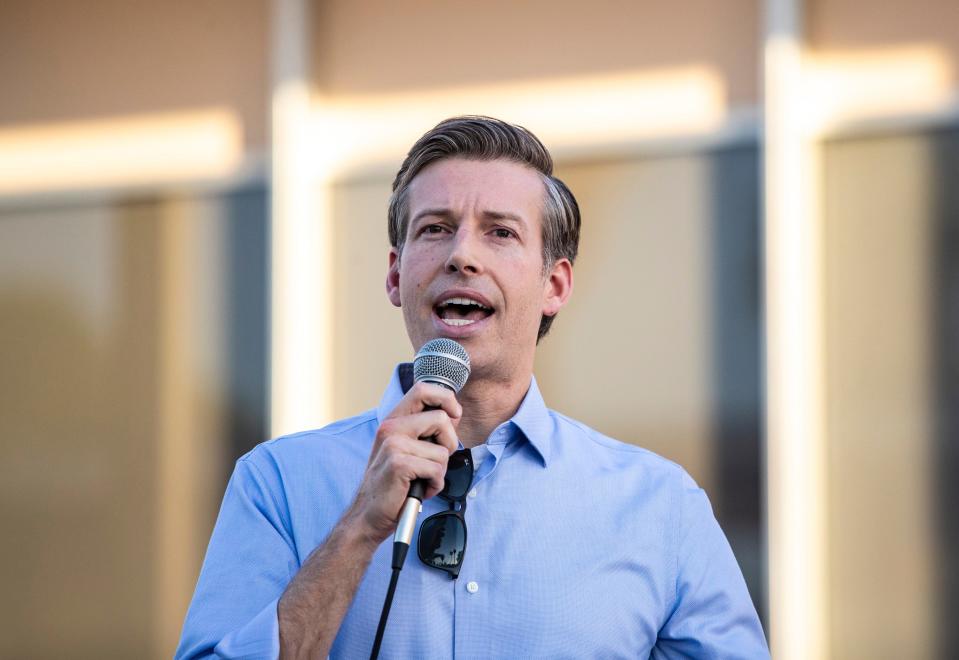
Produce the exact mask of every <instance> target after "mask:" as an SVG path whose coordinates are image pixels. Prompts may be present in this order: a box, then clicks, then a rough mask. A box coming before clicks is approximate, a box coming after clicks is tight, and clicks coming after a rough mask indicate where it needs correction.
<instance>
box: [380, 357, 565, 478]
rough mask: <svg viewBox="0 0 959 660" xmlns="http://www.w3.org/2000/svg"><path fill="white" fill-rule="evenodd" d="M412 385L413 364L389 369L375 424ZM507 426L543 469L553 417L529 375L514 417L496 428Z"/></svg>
mask: <svg viewBox="0 0 959 660" xmlns="http://www.w3.org/2000/svg"><path fill="white" fill-rule="evenodd" d="M412 384H413V365H412V364H410V363H409V362H403V363H401V364H399V365H397V367H396V369H394V370H393V377H392V378H391V379H390V384H389V385H387V386H386V391H385V392H384V393H383V398H382V399H381V400H380V405H379V406H378V407H377V409H376V419H377V422H378V423H379V424H382V423H383V420H384V419H386V418H387V416H388V415H389V414H390V412H392V410H393V408H395V407H396V404H398V403H399V402H400V399H402V398H403V395H404V394H405V393H406V391H407V390H408V389H409V388H410V387H411V386H412ZM510 425H512V426H514V427H515V428H517V429H519V430H520V431H521V432H522V434H523V435H524V436H526V439H527V440H528V441H529V443H530V445H531V446H532V447H533V448H534V449H535V450H536V452H537V453H538V454H539V457H540V459H541V460H542V461H543V467H546V466H547V465H549V457H550V454H551V442H552V436H553V418H552V417H551V416H550V414H549V409H548V408H547V407H546V402H545V401H543V395H542V394H541V393H540V391H539V386H538V385H537V384H536V376H533V377H532V379H531V380H530V384H529V390H527V391H526V396H525V397H523V402H522V403H521V404H520V406H519V409H518V410H517V411H516V414H514V415H513V416H512V417H511V418H510V419H509V420H507V421H506V422H505V423H504V424H502V425H501V426H500V427H499V428H504V427H509V426H510ZM495 433H496V432H495V431H494V434H495Z"/></svg>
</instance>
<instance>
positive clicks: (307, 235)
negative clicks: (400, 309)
mask: <svg viewBox="0 0 959 660" xmlns="http://www.w3.org/2000/svg"><path fill="white" fill-rule="evenodd" d="M309 4H310V3H309V0H274V2H273V42H272V51H273V90H272V121H273V133H272V139H273V144H272V170H271V187H272V206H271V264H270V280H271V324H270V344H271V346H270V432H271V434H272V435H274V436H275V435H280V434H283V433H290V432H292V431H297V430H303V429H306V428H315V427H317V426H322V425H323V424H325V423H327V422H328V421H330V418H331V416H332V410H331V408H332V405H331V387H330V381H331V372H330V370H331V366H332V365H331V364H330V352H331V347H330V342H331V337H330V327H329V326H330V323H329V316H330V314H329V308H330V306H331V304H332V301H331V296H330V292H331V287H330V277H331V275H332V271H331V267H330V261H331V260H330V257H329V250H330V239H329V224H330V218H329V217H328V213H326V212H325V208H324V205H323V204H321V203H320V195H319V190H317V189H316V188H315V186H314V183H315V182H314V178H315V177H314V176H313V168H312V166H311V165H312V161H311V154H310V153H309V149H308V147H309V144H310V140H309V139H308V137H309V132H310V123H309V117H310V79H309V57H310V54H309V20H310V18H309Z"/></svg>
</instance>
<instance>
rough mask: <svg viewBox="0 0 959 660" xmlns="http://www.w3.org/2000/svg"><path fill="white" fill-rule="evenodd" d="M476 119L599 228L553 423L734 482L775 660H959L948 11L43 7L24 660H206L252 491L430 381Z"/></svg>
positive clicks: (14, 452) (2, 191)
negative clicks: (425, 177) (426, 277)
mask: <svg viewBox="0 0 959 660" xmlns="http://www.w3.org/2000/svg"><path fill="white" fill-rule="evenodd" d="M463 113H469V114H489V115H493V116H497V117H500V118H503V119H506V120H509V121H512V122H515V123H520V124H523V125H525V126H526V127H528V128H530V129H531V130H532V131H534V132H535V133H536V134H538V135H539V136H540V137H541V138H542V139H543V141H544V142H545V143H546V144H547V146H549V147H550V148H551V150H552V151H553V154H554V156H555V159H556V162H557V174H558V175H559V176H560V177H561V178H563V179H564V180H565V181H566V182H567V183H568V184H569V186H570V188H571V189H572V190H573V191H574V193H575V194H576V196H577V197H578V199H579V202H580V205H581V208H582V211H583V218H584V228H583V236H582V242H581V252H580V255H581V256H580V257H579V259H578V261H577V264H576V291H575V295H574V296H573V299H572V303H571V304H570V305H569V307H568V308H567V309H565V310H564V311H563V312H562V313H561V314H560V318H559V319H558V320H557V322H556V324H555V326H554V329H553V331H552V333H551V335H550V336H549V337H548V338H547V339H546V340H545V341H544V342H543V344H542V346H541V349H540V351H539V355H538V357H537V377H538V379H539V382H540V385H541V387H542V389H543V391H544V394H545V397H546V400H547V402H548V403H549V404H550V405H551V407H553V408H556V409H558V410H561V411H563V412H565V413H568V414H570V415H572V416H574V417H577V418H580V419H582V420H584V421H585V422H587V423H588V424H590V425H592V426H593V427H595V428H597V429H599V430H601V431H603V432H604V433H606V434H608V435H612V436H615V437H617V438H620V439H623V440H625V441H628V442H633V443H636V444H639V445H642V446H644V447H647V448H649V449H651V450H653V451H655V452H658V453H660V454H662V455H664V456H666V457H668V458H670V459H673V460H675V461H677V462H679V463H681V464H682V465H683V466H685V467H686V469H687V470H688V471H689V472H690V473H691V474H692V475H693V477H694V478H695V479H696V480H697V481H698V482H699V483H700V484H701V485H702V486H703V487H704V488H705V489H706V491H707V492H708V494H709V496H710V499H711V501H712V503H713V507H714V509H715V512H716V514H717V517H718V518H719V520H720V522H721V524H722V526H723V528H724V530H725V532H726V534H727V536H728V537H729V540H730V542H731V544H732V546H733V548H734V550H735V552H736V555H737V558H738V560H739V562H740V565H741V566H742V569H743V572H744V575H745V577H746V580H747V582H748V584H749V588H750V591H751V593H752V596H753V599H754V601H755V603H756V606H757V609H758V610H759V612H760V614H761V616H762V618H763V621H764V625H765V626H766V631H767V634H768V635H769V636H770V639H771V643H772V649H773V655H774V657H777V658H803V659H806V658H837V659H840V658H842V659H844V658H916V659H922V658H954V657H959V631H957V628H956V626H955V621H956V620H957V619H959V584H957V582H959V570H957V568H956V561H955V558H956V557H957V556H959V516H957V514H956V511H957V509H959V486H957V485H956V480H955V477H954V476H953V475H954V473H955V472H956V470H957V469H959V449H957V443H959V348H957V342H956V338H957V337H959V184H957V181H959V5H957V4H956V3H955V2H951V1H947V0H910V1H908V2H907V0H881V1H874V2H870V3H864V2H861V1H856V0H766V1H765V2H763V1H761V0H726V1H724V2H710V1H708V0H686V1H684V2H675V3H659V2H649V1H646V0H637V1H634V2H615V1H612V0H594V1H593V2H590V3H586V2H574V1H572V0H549V1H548V2H547V1H546V0H526V1H523V2H507V1H506V0H488V1H487V2H484V3H482V4H477V3H469V2H460V1H446V2H443V1H440V0H392V1H387V0H361V1H352V2H349V1H347V0H272V1H271V0H192V1H190V2H187V1H186V0H176V1H172V2H162V3H161V2H147V1H145V0H136V1H131V0H124V1H120V0H87V1H85V2H74V1H72V0H4V2H2V3H0V442H2V460H0V493H2V496H0V524H2V529H3V539H4V542H3V543H2V545H0V567H2V568H0V577H2V583H3V587H4V588H3V590H2V596H0V622H2V623H0V626H2V631H0V656H2V657H4V658H7V657H9V658H55V657H70V658H114V657H117V658H119V657H137V658H153V657H157V658H160V657H169V656H170V655H171V654H172V652H173V649H174V648H175V645H176V642H177V639H178V637H179V630H180V626H181V623H182V620H183V616H184V614H185V611H186V607H187V604H188V603H189V600H190V597H191V594H192V591H193V587H194V584H195V581H196V577H197V574H198V571H199V566H200V563H201V561H202V557H203V553H204V550H205V547H206V542H207V539H208V537H209V533H210V531H211V529H212V525H213V521H214V520H215V516H216V512H217V509H218V506H219V501H220V498H221V496H222V492H223V488H224V486H225V483H226V479H227V478H228V476H229V474H230V472H231V470H232V465H233V462H234V460H235V459H236V458H237V457H238V456H240V455H241V454H243V453H244V452H246V451H248V450H249V449H250V448H252V447H253V446H254V445H255V444H256V443H258V442H261V441H262V440H264V439H267V438H269V437H272V436H275V435H278V434H282V433H286V432H289V431H293V430H298V429H303V428H309V427H316V426H319V425H322V424H324V423H326V422H328V421H331V420H332V419H335V418H339V417H343V416H347V415H352V414H355V413H357V412H359V411H362V410H364V409H367V408H370V407H372V406H374V405H375V404H376V402H377V401H378V400H379V397H380V394H381V392H382V389H383V388H384V386H385V384H386V382H387V379H388V377H389V374H390V371H391V369H392V366H393V364H394V363H395V362H396V361H399V360H403V359H408V358H409V356H410V355H411V354H412V347H411V346H410V345H409V342H408V340H407V338H406V334H405V331H404V328H403V324H402V318H401V315H400V312H399V311H398V310H396V309H394V308H393V307H392V306H390V305H389V303H388V301H387V300H386V297H385V295H384V286H383V282H384V277H385V272H386V265H387V250H388V247H389V246H388V242H387V238H386V201H387V198H388V195H389V191H390V183H391V181H392V177H393V174H394V173H395V171H396V169H397V168H398V166H399V163H400V162H401V160H402V158H403V156H404V154H405V151H406V149H408V148H409V146H411V145H412V143H413V141H414V140H415V139H416V138H417V137H418V136H419V135H420V134H422V133H423V132H424V131H425V130H427V129H429V128H430V127H432V126H433V125H435V124H436V123H437V122H438V121H440V120H441V119H443V118H445V117H447V116H451V115H455V114H463Z"/></svg>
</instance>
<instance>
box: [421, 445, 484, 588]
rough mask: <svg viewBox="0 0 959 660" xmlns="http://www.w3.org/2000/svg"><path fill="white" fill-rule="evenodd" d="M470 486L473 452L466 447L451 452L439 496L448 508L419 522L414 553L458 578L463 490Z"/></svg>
mask: <svg viewBox="0 0 959 660" xmlns="http://www.w3.org/2000/svg"><path fill="white" fill-rule="evenodd" d="M472 485H473V455H472V453H470V450H469V449H460V450H458V451H455V452H453V453H452V454H450V459H449V462H448V463H447V467H446V478H445V480H444V484H443V490H441V491H440V492H439V493H438V495H439V496H440V497H442V498H443V499H444V500H446V502H447V503H449V509H448V510H446V511H441V512H439V513H434V514H433V515H432V516H430V517H429V518H427V519H426V520H424V521H423V524H422V525H420V534H419V538H418V540H417V543H416V552H417V554H418V555H419V557H420V561H422V562H423V563H424V564H426V565H427V566H431V567H433V568H438V569H440V570H441V571H446V572H447V573H449V575H450V577H451V578H453V579H454V580H455V579H456V578H457V577H459V574H460V568H462V566H463V556H464V555H465V554H466V518H464V517H463V514H464V513H465V512H466V493H468V492H469V489H470V486H472Z"/></svg>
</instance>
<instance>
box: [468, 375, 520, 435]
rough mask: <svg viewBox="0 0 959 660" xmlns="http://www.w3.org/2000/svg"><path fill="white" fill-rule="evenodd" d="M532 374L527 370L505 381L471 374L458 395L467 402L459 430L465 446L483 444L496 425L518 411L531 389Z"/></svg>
mask: <svg viewBox="0 0 959 660" xmlns="http://www.w3.org/2000/svg"><path fill="white" fill-rule="evenodd" d="M532 375H533V374H532V372H527V373H526V375H525V377H515V378H510V379H508V380H505V381H497V380H493V379H483V378H482V377H477V378H473V377H471V378H470V380H469V381H468V382H467V383H466V386H465V387H463V389H462V390H460V392H459V394H457V396H456V398H457V399H458V400H459V402H460V404H461V405H462V406H463V417H462V418H460V423H459V426H458V427H457V429H456V433H457V435H458V436H459V439H460V442H462V443H463V446H464V447H467V448H472V447H475V446H476V445H481V444H483V443H484V442H486V438H488V437H489V434H490V433H492V432H493V429H495V428H496V427H497V426H499V425H500V424H502V423H503V422H505V421H506V420H508V419H509V418H510V417H512V416H513V415H515V414H516V411H517V410H518V409H519V406H520V404H521V403H522V402H523V397H525V396H526V392H527V391H528V390H529V386H530V382H531V380H532Z"/></svg>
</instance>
